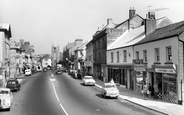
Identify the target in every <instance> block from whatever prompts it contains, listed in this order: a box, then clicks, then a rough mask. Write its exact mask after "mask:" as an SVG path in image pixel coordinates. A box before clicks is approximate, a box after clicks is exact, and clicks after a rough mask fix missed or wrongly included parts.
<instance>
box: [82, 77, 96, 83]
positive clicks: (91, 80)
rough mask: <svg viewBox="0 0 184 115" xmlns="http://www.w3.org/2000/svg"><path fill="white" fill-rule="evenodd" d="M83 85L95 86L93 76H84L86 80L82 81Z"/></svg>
mask: <svg viewBox="0 0 184 115" xmlns="http://www.w3.org/2000/svg"><path fill="white" fill-rule="evenodd" d="M82 83H83V84H84V85H95V83H96V82H95V80H94V79H93V76H89V75H88V76H84V78H83V79H82Z"/></svg>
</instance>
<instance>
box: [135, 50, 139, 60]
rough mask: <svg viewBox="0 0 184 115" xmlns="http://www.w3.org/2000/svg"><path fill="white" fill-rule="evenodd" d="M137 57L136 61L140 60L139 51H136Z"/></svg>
mask: <svg viewBox="0 0 184 115" xmlns="http://www.w3.org/2000/svg"><path fill="white" fill-rule="evenodd" d="M135 55H136V59H139V51H136V52H135Z"/></svg>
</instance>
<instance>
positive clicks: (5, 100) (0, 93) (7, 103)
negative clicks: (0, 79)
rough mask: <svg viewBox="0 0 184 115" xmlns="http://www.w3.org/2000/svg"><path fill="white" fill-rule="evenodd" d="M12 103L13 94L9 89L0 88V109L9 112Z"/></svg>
mask: <svg viewBox="0 0 184 115" xmlns="http://www.w3.org/2000/svg"><path fill="white" fill-rule="evenodd" d="M12 102H13V94H12V92H11V90H10V89H9V88H0V109H7V110H8V111H10V107H11V105H12Z"/></svg>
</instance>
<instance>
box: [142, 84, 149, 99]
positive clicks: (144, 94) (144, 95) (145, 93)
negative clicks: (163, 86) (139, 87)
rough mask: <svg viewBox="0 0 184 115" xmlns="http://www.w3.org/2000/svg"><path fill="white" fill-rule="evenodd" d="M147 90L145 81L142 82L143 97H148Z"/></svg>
mask: <svg viewBox="0 0 184 115" xmlns="http://www.w3.org/2000/svg"><path fill="white" fill-rule="evenodd" d="M147 90H148V88H147V85H146V83H144V85H143V97H148V95H147Z"/></svg>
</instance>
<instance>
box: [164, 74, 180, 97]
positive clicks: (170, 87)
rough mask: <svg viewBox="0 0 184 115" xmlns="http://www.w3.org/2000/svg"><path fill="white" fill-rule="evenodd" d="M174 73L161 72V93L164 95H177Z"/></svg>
mask: <svg viewBox="0 0 184 115" xmlns="http://www.w3.org/2000/svg"><path fill="white" fill-rule="evenodd" d="M176 79H177V78H176V75H175V74H163V89H164V90H163V93H164V95H168V96H172V97H174V98H176V97H177V87H176V86H177V84H176Z"/></svg>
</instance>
